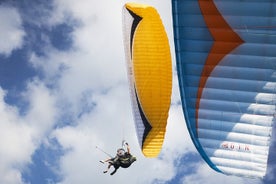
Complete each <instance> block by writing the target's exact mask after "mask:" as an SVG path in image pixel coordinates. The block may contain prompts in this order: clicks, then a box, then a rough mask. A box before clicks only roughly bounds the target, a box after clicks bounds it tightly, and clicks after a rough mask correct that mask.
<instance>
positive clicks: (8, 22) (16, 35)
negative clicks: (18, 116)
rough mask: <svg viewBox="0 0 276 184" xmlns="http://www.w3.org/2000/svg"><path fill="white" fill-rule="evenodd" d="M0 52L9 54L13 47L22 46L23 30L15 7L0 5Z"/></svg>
mask: <svg viewBox="0 0 276 184" xmlns="http://www.w3.org/2000/svg"><path fill="white" fill-rule="evenodd" d="M0 22H1V27H0V40H1V42H0V54H3V55H5V56H9V55H10V54H11V52H12V51H13V50H15V49H18V48H20V47H22V45H23V38H24V36H25V32H24V30H23V27H22V20H21V17H20V15H19V13H18V11H17V9H15V8H12V7H6V6H0Z"/></svg>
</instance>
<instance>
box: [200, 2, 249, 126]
mask: <svg viewBox="0 0 276 184" xmlns="http://www.w3.org/2000/svg"><path fill="white" fill-rule="evenodd" d="M198 3H199V7H200V10H201V13H202V15H203V18H204V20H205V23H206V25H207V27H208V29H209V31H210V33H211V35H212V37H213V39H214V43H213V46H212V48H211V50H210V52H209V55H208V57H207V59H206V62H205V65H204V68H203V71H202V74H201V77H200V83H199V87H198V92H197V102H196V126H197V127H198V111H199V104H200V99H201V96H202V92H203V88H204V87H205V84H206V81H207V79H208V77H209V76H210V74H211V72H212V71H213V69H214V68H215V67H216V66H217V65H218V63H219V62H220V61H221V60H222V58H224V56H226V55H227V54H228V53H230V52H231V51H232V50H234V49H235V48H236V47H238V46H239V45H240V44H242V43H243V42H244V41H243V40H242V39H241V38H240V37H239V35H238V34H237V33H235V32H234V31H233V29H232V28H231V27H230V26H229V25H228V23H227V22H226V21H225V20H224V18H223V16H222V15H221V14H220V12H219V10H218V9H217V7H216V5H215V3H214V1H213V0H198Z"/></svg>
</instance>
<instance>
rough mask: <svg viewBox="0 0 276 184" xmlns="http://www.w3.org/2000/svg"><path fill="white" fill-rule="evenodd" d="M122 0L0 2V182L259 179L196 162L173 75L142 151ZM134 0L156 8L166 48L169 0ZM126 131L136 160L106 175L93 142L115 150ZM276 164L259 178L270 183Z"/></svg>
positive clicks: (101, 156)
mask: <svg viewBox="0 0 276 184" xmlns="http://www.w3.org/2000/svg"><path fill="white" fill-rule="evenodd" d="M125 2H126V1H123V0H117V1H107V0H102V1H95V0H80V1H75V0H56V1H55V0H49V1H43V0H34V1H12V0H11V1H9V0H6V1H5V0H4V1H1V3H0V22H1V27H0V38H1V40H2V41H1V42H0V117H1V122H0V131H1V133H0V140H1V141H0V183H3V184H37V183H39V184H53V183H59V184H74V183H81V184H86V183H87V184H88V183H110V182H113V183H137V184H148V183H154V184H157V183H158V184H161V183H164V184H165V183H166V184H172V183H173V184H177V183H179V184H182V183H185V184H189V183H190V184H197V183H198V184H199V183H203V182H204V183H205V184H206V183H207V184H208V183H210V184H211V183H212V184H213V183H214V182H216V183H222V182H223V183H224V184H231V183H244V184H247V183H250V184H252V183H253V184H254V183H256V184H261V183H264V181H261V180H257V179H244V178H239V177H234V176H225V175H222V174H219V173H216V172H215V171H213V170H212V169H210V168H209V167H208V166H207V165H206V164H205V163H204V162H203V160H202V159H201V158H200V156H199V155H198V153H197V152H196V150H195V148H194V146H193V144H192V142H191V140H190V137H189V135H188V132H187V128H186V125H185V121H184V117H183V113H182V109H181V106H180V98H179V91H178V82H177V77H176V74H174V88H173V99H172V106H171V110H170V116H169V119H168V126H167V134H166V139H165V142H164V147H163V150H162V152H161V154H160V156H159V157H158V158H155V159H146V158H144V157H143V156H142V154H141V152H140V150H139V146H138V142H137V139H136V135H135V130H134V124H133V117H132V112H131V106H130V99H129V91H128V82H127V74H126V68H125V60H124V59H125V58H124V50H123V39H122V17H121V12H122V6H123V5H124V3H125ZM136 2H142V3H147V4H151V5H153V6H155V7H156V8H157V10H158V11H159V13H160V15H161V17H162V19H163V21H164V24H165V26H166V30H167V33H168V35H169V39H170V43H171V47H172V51H173V49H174V48H173V35H172V23H171V4H170V1H168V0H152V1H150V0H147V1H146V0H144V1H141V0H137V1H136ZM172 53H173V52H172ZM173 58H174V56H173ZM173 62H174V65H175V61H174V60H173ZM123 137H124V138H125V139H127V141H128V142H129V144H130V146H131V151H132V153H133V154H134V155H135V156H137V158H138V161H137V162H135V164H134V165H133V166H132V167H131V168H129V169H120V170H118V173H116V175H114V176H112V177H111V176H110V175H104V174H103V173H102V171H103V170H104V169H105V166H104V165H102V164H100V163H99V160H101V159H104V158H105V157H106V155H104V154H103V153H102V152H100V151H99V150H97V149H95V147H96V146H99V147H101V148H102V149H104V150H105V151H107V152H108V153H110V154H115V150H116V149H117V148H118V147H119V146H120V145H121V140H122V138H123ZM274 145H275V143H274ZM274 171H275V170H272V175H271V176H270V177H268V178H266V180H265V183H273V181H274V182H275V172H274ZM273 175H274V176H273Z"/></svg>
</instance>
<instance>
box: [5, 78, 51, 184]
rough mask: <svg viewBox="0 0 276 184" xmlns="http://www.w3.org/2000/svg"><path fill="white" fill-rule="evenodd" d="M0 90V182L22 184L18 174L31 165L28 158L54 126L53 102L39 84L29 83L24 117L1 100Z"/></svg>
mask: <svg viewBox="0 0 276 184" xmlns="http://www.w3.org/2000/svg"><path fill="white" fill-rule="evenodd" d="M4 98H5V93H4V91H3V90H2V89H1V90H0V116H1V123H0V131H1V133H0V139H1V143H0V163H1V164H0V171H1V172H0V183H5V184H16V183H23V182H22V181H21V180H22V179H21V171H23V169H24V168H25V167H26V165H27V164H29V163H31V162H32V161H31V156H32V154H33V153H34V151H35V150H36V148H37V147H38V146H39V145H40V143H41V142H42V140H43V139H44V137H45V136H46V135H47V132H49V130H50V129H51V127H52V126H53V125H54V123H55V122H54V117H55V110H54V109H55V108H54V102H55V99H54V98H53V97H52V96H51V94H50V93H49V91H48V90H47V88H46V87H45V86H43V85H42V84H41V83H39V81H36V82H31V83H30V84H29V88H28V90H27V91H26V94H25V97H24V98H25V99H26V101H27V102H28V103H29V104H30V108H29V109H28V110H26V114H24V115H20V114H19V113H18V109H17V108H16V107H13V106H10V105H8V104H6V103H5V101H4Z"/></svg>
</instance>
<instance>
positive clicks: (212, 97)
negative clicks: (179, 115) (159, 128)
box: [172, 0, 276, 177]
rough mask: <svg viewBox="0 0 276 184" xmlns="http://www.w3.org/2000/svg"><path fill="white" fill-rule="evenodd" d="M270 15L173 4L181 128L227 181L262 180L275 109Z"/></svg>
mask: <svg viewBox="0 0 276 184" xmlns="http://www.w3.org/2000/svg"><path fill="white" fill-rule="evenodd" d="M275 10H276V2H274V1H266V0H265V1H255V0H247V1H237V0H227V1H215V0H187V1H184V0H172V14H173V29H174V41H175V50H176V62H177V72H178V80H179V87H180V93H181V100H182V105H183V111H184V114H185V119H186V123H187V127H188V129H189V133H190V136H191V138H192V140H193V142H194V145H195V147H196V148H197V150H198V152H199V153H200V154H201V156H202V157H203V158H204V160H205V161H206V162H207V163H208V164H209V166H210V167H211V168H213V169H214V170H216V171H218V172H221V173H224V174H227V175H237V176H243V177H263V176H264V175H265V174H266V170H267V160H268V153H269V150H270V145H271V135H272V133H273V132H272V130H273V128H272V127H273V124H274V121H275V104H276V18H275V17H276V11H275ZM274 133H276V132H274Z"/></svg>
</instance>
